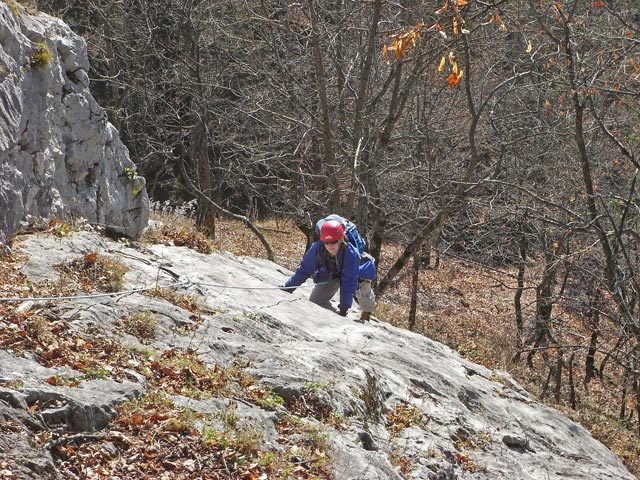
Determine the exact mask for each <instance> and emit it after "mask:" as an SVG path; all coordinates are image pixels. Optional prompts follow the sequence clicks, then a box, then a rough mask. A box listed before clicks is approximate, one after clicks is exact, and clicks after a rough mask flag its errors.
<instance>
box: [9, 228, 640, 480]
mask: <svg viewBox="0 0 640 480" xmlns="http://www.w3.org/2000/svg"><path fill="white" fill-rule="evenodd" d="M15 249H16V251H17V252H18V253H19V254H21V255H22V254H24V255H25V256H26V257H28V258H29V260H28V261H26V263H24V265H22V267H21V271H22V273H23V274H25V275H26V276H27V278H28V280H29V281H30V282H34V283H35V282H41V281H45V280H51V281H54V280H55V279H56V276H57V273H56V271H55V270H53V269H52V268H51V266H52V265H54V264H57V263H60V262H63V261H69V260H72V259H77V258H78V256H79V255H83V254H86V253H87V252H97V253H98V254H101V255H113V256H114V257H115V258H118V259H119V261H120V262H122V263H125V264H126V265H127V266H129V267H130V270H129V272H128V273H127V274H126V286H125V287H124V288H126V289H128V290H129V293H128V294H127V295H121V296H118V297H100V298H79V299H76V300H65V301H59V302H55V303H54V304H53V305H50V306H49V307H47V308H48V310H47V311H48V313H47V318H50V319H51V320H50V321H59V322H66V323H68V324H69V325H70V328H71V329H72V332H73V333H71V331H69V333H68V335H71V334H73V335H74V336H75V335H78V336H80V335H81V334H82V332H84V334H85V335H86V334H87V333H88V332H90V334H91V335H94V336H105V337H109V338H114V339H119V341H121V342H124V343H127V344H130V345H131V346H132V348H136V346H137V347H144V348H145V349H150V350H153V351H158V352H164V351H168V350H179V351H186V350H187V349H191V350H194V349H195V350H196V351H197V354H198V356H199V358H201V359H203V360H204V361H205V362H206V363H207V364H208V365H210V366H211V367H213V366H215V365H223V366H224V365H230V364H233V363H234V362H240V363H242V364H246V365H249V367H248V368H249V369H250V373H251V375H253V376H254V377H256V378H258V379H259V380H260V382H262V383H263V384H265V385H268V386H269V387H270V388H272V389H273V391H275V392H277V393H278V394H279V395H280V396H281V397H282V398H284V399H285V400H287V399H292V398H296V397H298V398H299V397H300V396H301V394H302V392H304V391H305V388H308V386H309V385H316V386H322V388H321V389H320V392H321V395H322V398H323V401H324V402H325V403H326V405H327V406H329V407H330V408H331V409H332V410H333V411H337V412H341V413H342V414H343V415H344V418H345V419H346V420H347V422H346V423H347V424H348V425H347V427H346V428H343V429H336V428H333V427H332V426H331V425H330V424H327V425H324V424H321V426H322V428H323V429H324V430H325V433H326V435H327V437H328V442H329V445H330V446H331V462H332V463H331V468H332V471H333V478H335V479H339V480H355V479H365V478H366V479H368V480H371V479H374V480H375V479H380V480H382V479H402V478H410V479H420V480H447V479H451V480H453V479H486V480H495V479H514V480H541V479H549V480H559V479H573V480H576V479H584V480H604V479H610V480H614V479H615V480H625V479H627V480H632V479H634V478H635V477H634V476H633V475H632V474H630V473H629V472H628V471H627V470H626V469H625V468H624V466H623V465H622V464H621V462H620V461H619V460H618V458H616V457H615V455H613V453H611V452H610V451H609V450H608V449H607V448H605V447H604V446H603V445H602V444H601V443H600V442H598V441H596V440H594V439H593V437H592V436H591V435H590V434H589V432H587V430H585V429H584V428H583V427H582V426H580V425H578V424H576V423H575V422H573V421H571V420H570V419H568V418H567V417H566V416H565V415H563V414H562V413H560V412H559V411H557V410H554V409H551V408H548V407H546V406H545V405H543V404H541V403H539V402H538V401H536V400H535V399H534V398H533V397H532V396H530V395H529V394H528V393H527V392H525V391H524V390H523V389H522V388H520V387H519V386H518V385H517V384H516V383H515V382H514V381H513V380H512V379H511V377H510V376H509V375H508V374H506V373H503V372H493V371H490V370H488V369H486V368H484V367H482V366H479V365H476V364H473V363H471V362H468V361H466V360H464V359H463V358H461V357H460V356H459V355H458V354H457V353H456V352H454V351H452V350H451V349H449V348H448V347H446V346H443V345H441V344H439V343H436V342H434V341H431V340H430V339H428V338H425V337H423V336H421V335H418V334H414V333H412V332H409V331H406V330H402V329H398V328H395V327H393V326H390V325H388V324H386V323H384V322H382V321H378V320H375V321H372V322H368V323H366V324H360V323H357V322H355V321H354V320H355V319H357V318H358V315H357V312H350V313H349V316H348V317H347V318H343V317H341V316H339V315H337V314H335V313H332V312H331V311H328V310H325V309H322V308H320V307H318V306H316V305H314V304H312V303H310V302H309V301H308V300H307V298H308V294H309V289H308V288H304V287H303V288H300V289H298V290H297V291H296V292H294V293H293V294H288V293H285V292H282V291H280V290H279V289H277V288H276V286H277V285H281V284H282V283H283V280H284V279H285V278H286V277H287V276H288V275H289V274H290V272H288V271H286V270H284V269H282V268H281V267H279V266H277V265H275V264H273V263H271V262H268V261H266V260H258V259H254V258H247V257H234V256H233V255H229V254H212V255H202V254H198V253H196V252H193V251H191V250H188V249H186V248H182V247H168V246H159V245H157V246H152V247H149V248H142V249H141V248H139V246H138V248H136V245H135V244H133V245H128V246H125V245H123V244H118V243H115V242H112V241H110V240H107V239H104V238H101V237H98V236H96V235H95V234H90V233H76V234H74V235H73V236H71V237H68V238H64V239H59V238H55V237H47V236H43V235H41V234H39V235H30V236H28V237H26V238H20V237H19V238H17V240H16V242H15ZM168 273H170V274H172V276H169V275H168ZM157 281H159V282H160V283H161V284H169V283H174V284H177V286H176V287H175V288H177V290H176V292H177V293H180V294H182V295H191V296H195V297H197V298H198V300H199V301H200V302H202V305H203V307H202V314H201V318H200V319H199V322H197V323H194V321H193V314H192V313H191V312H189V311H187V310H184V309H183V308H181V307H180V306H177V305H174V304H172V303H169V302H168V301H167V300H165V299H162V298H150V297H148V296H144V295H141V294H140V293H135V292H133V291H134V290H135V289H139V288H141V287H146V286H149V285H154V284H155V283H156V282H157ZM34 302H35V301H31V302H25V303H24V304H22V305H20V307H19V308H18V309H19V310H20V311H23V312H25V311H29V310H30V309H32V310H33V309H39V310H42V308H43V305H42V304H40V305H37V303H34ZM140 311H146V312H151V313H152V315H153V318H154V319H155V321H156V322H157V332H156V335H155V336H154V338H153V339H152V340H150V341H149V342H147V343H145V344H144V345H143V344H142V343H140V341H139V340H138V339H137V338H136V337H135V336H134V335H129V334H128V332H125V331H123V330H122V326H121V324H119V323H118V322H119V319H121V318H123V317H127V316H131V315H134V314H135V313H136V312H140ZM119 325H120V326H119ZM185 327H186V328H185ZM77 374H78V372H75V371H74V370H69V369H67V368H62V367H56V368H45V367H44V366H42V365H40V364H38V362H37V361H36V359H35V358H34V357H32V356H28V355H23V356H20V355H19V354H18V352H14V351H3V350H0V387H1V386H3V385H4V386H5V387H3V388H0V419H1V418H3V417H4V418H5V419H10V420H12V425H14V427H13V428H12V430H11V431H7V433H4V434H3V433H0V458H2V455H3V454H4V455H6V456H7V457H6V458H13V459H28V461H26V460H25V462H16V464H15V465H11V468H12V469H13V472H18V471H19V472H20V475H21V476H20V477H19V478H58V477H56V473H55V472H56V464H55V461H54V460H53V459H52V457H51V452H50V451H49V450H48V449H46V448H43V447H38V446H34V445H33V444H32V443H29V442H26V441H25V440H24V438H25V434H26V433H28V432H33V431H37V430H38V429H44V428H49V429H56V431H57V432H59V434H60V435H62V436H63V437H64V436H65V435H66V436H73V435H78V434H77V433H75V432H82V431H86V432H95V433H96V434H98V435H99V434H100V430H101V429H106V430H108V428H109V427H106V428H105V425H107V423H108V422H109V421H110V420H111V419H113V418H114V416H115V412H114V407H115V406H116V405H117V404H119V403H123V402H125V401H127V400H128V399H130V398H132V397H135V396H138V395H140V394H142V393H144V392H145V391H146V389H147V384H146V383H145V378H144V377H142V376H138V377H136V376H135V375H133V374H132V375H131V376H130V378H128V379H127V380H120V381H119V382H113V381H112V380H111V379H109V378H105V379H101V380H92V381H88V382H83V383H81V384H80V385H78V386H75V387H65V386H63V385H50V384H48V383H47V382H46V381H45V379H47V378H51V377H52V376H54V375H58V376H65V377H70V376H73V375H77ZM173 400H174V402H175V403H176V404H178V405H179V404H185V405H187V404H188V405H189V407H190V408H192V409H194V410H196V411H197V412H199V413H200V414H201V415H204V416H211V415H215V414H216V412H221V411H222V410H224V409H225V408H227V407H228V406H229V404H230V402H232V401H231V400H230V399H229V398H222V397H220V398H216V397H213V398H208V399H206V398H205V399H198V400H196V399H191V398H185V397H183V396H180V395H175V396H174V397H173ZM232 403H238V402H232ZM34 405H35V406H38V405H40V406H41V407H39V408H35V407H34ZM46 405H51V406H50V407H42V406H46ZM398 407H401V408H407V407H411V409H413V411H414V412H418V415H417V416H416V417H419V418H418V419H417V421H415V422H410V423H407V425H405V426H404V427H403V428H397V426H396V428H395V429H392V424H391V421H390V420H389V419H390V418H391V417H390V416H389V412H393V411H394V410H395V409H396V408H398ZM235 408H236V410H234V412H235V415H237V416H238V417H239V418H240V419H241V421H246V422H247V423H249V424H252V425H254V426H255V427H256V431H259V432H261V435H262V438H261V442H262V443H261V446H262V448H267V449H268V448H277V442H276V440H275V438H276V433H275V427H274V423H275V421H276V417H277V415H279V413H278V412H277V411H276V412H274V411H268V410H264V409H262V408H261V407H260V406H258V405H252V404H249V403H246V402H245V403H242V402H241V403H238V405H236V407H235ZM302 421H309V422H312V421H315V420H314V419H313V418H309V419H302ZM316 423H319V422H316ZM16 425H21V427H20V428H22V429H23V432H25V433H24V434H20V431H19V430H20V428H18V427H17V426H16ZM89 437H90V435H89ZM122 455H125V454H124V453H123V454H122ZM398 455H400V456H402V457H403V458H406V459H410V462H411V468H410V469H408V470H407V471H405V472H403V473H401V471H400V469H399V468H398V467H397V466H396V465H397V463H394V461H393V459H394V456H395V458H397V457H398ZM125 456H126V455H125ZM18 469H19V470H18ZM194 475H195V474H194ZM194 478H196V477H194ZM197 478H200V477H197Z"/></svg>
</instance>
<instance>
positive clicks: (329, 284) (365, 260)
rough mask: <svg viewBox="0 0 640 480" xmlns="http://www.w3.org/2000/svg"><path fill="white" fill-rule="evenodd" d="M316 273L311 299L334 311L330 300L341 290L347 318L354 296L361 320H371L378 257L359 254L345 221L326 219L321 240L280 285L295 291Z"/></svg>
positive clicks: (287, 289) (321, 229) (340, 311)
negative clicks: (375, 258)
mask: <svg viewBox="0 0 640 480" xmlns="http://www.w3.org/2000/svg"><path fill="white" fill-rule="evenodd" d="M311 276H313V282H314V283H315V285H314V287H313V290H312V291H311V295H310V296H309V300H311V301H312V302H313V303H316V304H318V305H320V306H322V307H324V308H327V309H329V310H332V307H331V299H332V298H333V296H334V295H335V294H336V292H337V291H338V290H340V303H339V304H338V312H339V313H340V315H342V316H343V317H345V316H346V315H347V312H348V311H349V308H351V305H352V303H353V298H354V296H355V298H356V300H357V301H358V304H359V305H360V311H361V314H360V321H362V322H364V321H368V320H370V318H371V313H372V312H373V310H374V308H375V295H374V293H373V290H372V289H371V282H372V281H373V280H374V279H375V276H376V265H375V260H374V259H373V257H372V256H371V255H369V254H368V253H362V254H361V253H359V252H358V250H357V249H356V247H355V246H354V245H353V244H352V243H350V242H347V241H345V224H344V223H343V222H341V221H339V220H327V221H324V222H322V224H321V226H320V239H319V240H318V241H315V242H313V244H312V245H311V247H309V250H307V252H306V253H305V254H304V257H303V258H302V261H301V262H300V265H299V266H298V268H297V270H296V272H295V273H294V274H293V275H292V276H291V277H290V278H289V279H288V280H287V281H286V282H285V284H284V285H283V286H282V287H280V288H281V289H282V290H284V291H285V292H289V293H293V291H294V290H295V288H293V287H297V286H300V285H302V284H303V283H304V282H305V281H306V280H307V279H308V278H309V277H311Z"/></svg>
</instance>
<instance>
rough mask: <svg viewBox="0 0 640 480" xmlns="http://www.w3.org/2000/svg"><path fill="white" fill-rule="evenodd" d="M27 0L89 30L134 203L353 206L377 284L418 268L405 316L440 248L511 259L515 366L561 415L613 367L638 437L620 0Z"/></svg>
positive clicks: (638, 261) (633, 144) (277, 209)
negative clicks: (390, 247)
mask: <svg viewBox="0 0 640 480" xmlns="http://www.w3.org/2000/svg"><path fill="white" fill-rule="evenodd" d="M36 3H37V5H38V8H39V9H41V10H44V11H47V12H50V13H52V14H54V15H57V16H59V17H61V18H63V19H64V20H65V21H66V22H67V23H69V24H70V26H71V27H72V28H73V29H74V30H75V31H76V32H78V33H80V34H82V35H83V36H84V37H85V39H86V41H87V44H88V48H89V53H90V56H91V65H92V69H93V70H92V72H91V73H90V75H91V79H92V92H93V94H94V95H95V96H96V98H97V99H98V101H99V102H100V104H101V105H102V106H103V107H105V108H107V110H108V111H109V115H110V120H111V121H112V123H114V125H116V127H117V128H118V129H119V130H120V133H121V135H122V137H123V141H124V142H125V144H126V145H127V146H128V148H129V150H130V153H131V158H132V160H133V161H134V162H135V163H136V165H137V167H138V170H139V173H140V174H141V175H143V176H144V177H146V179H147V185H148V188H149V194H150V196H151V197H152V198H154V199H155V200H157V201H165V200H169V201H170V202H172V203H181V202H182V201H187V200H191V199H193V198H197V199H198V203H197V205H198V207H197V208H198V211H197V219H198V225H199V226H200V228H201V229H202V230H203V231H204V232H207V233H208V234H210V235H212V236H213V235H215V230H216V221H217V220H216V219H217V218H218V217H219V216H220V215H236V216H242V217H245V218H246V219H247V222H251V221H252V220H255V219H258V218H267V217H278V218H290V219H292V220H294V221H295V223H296V224H297V225H298V226H299V228H300V229H301V230H302V231H303V232H305V233H306V234H307V235H308V236H309V235H310V234H311V226H312V225H313V222H314V221H315V219H316V218H318V217H319V216H321V215H324V214H326V213H330V212H336V213H341V214H343V215H345V216H347V217H350V218H351V219H353V220H354V221H356V222H357V223H358V225H359V228H360V230H361V231H363V232H364V233H365V234H366V236H367V238H368V240H369V243H370V250H371V252H372V253H373V255H374V256H375V257H376V258H378V259H379V260H381V261H382V263H383V264H384V266H385V268H384V269H382V271H381V273H382V275H381V276H380V278H379V279H378V283H377V293H378V294H379V295H380V296H383V295H384V294H385V293H387V292H388V291H389V289H391V288H393V287H395V286H396V285H397V282H398V280H399V279H400V278H401V276H406V275H409V273H410V272H409V271H408V270H410V269H413V272H415V275H413V277H412V278H413V279H414V280H413V281H412V282H410V285H411V286H412V287H413V292H412V293H411V294H410V296H409V301H410V305H409V306H410V307H411V308H409V309H408V315H409V318H408V325H409V326H410V327H415V325H416V319H418V320H419V319H420V311H421V308H424V302H425V301H426V300H425V299H424V295H421V293H420V292H419V291H418V285H419V282H418V278H419V275H418V273H419V272H420V270H421V269H424V268H426V267H428V266H429V265H432V266H433V264H434V261H435V259H436V254H437V253H438V252H442V251H443V250H444V251H446V252H447V253H453V254H455V255H456V256H458V257H461V258H464V259H469V260H473V261H475V262H479V263H481V264H483V265H485V266H489V267H499V268H504V269H513V271H514V272H515V273H514V275H515V277H514V279H513V282H512V283H510V284H509V285H508V286H509V288H511V291H512V296H513V310H512V311H511V312H509V314H510V315H511V318H512V322H513V328H514V330H516V331H517V335H515V336H514V338H515V339H516V340H515V341H516V342H517V345H516V346H515V348H516V349H517V350H519V354H517V355H516V356H515V357H514V358H513V361H514V362H515V361H519V362H521V363H525V364H528V365H529V367H530V368H532V369H537V370H538V371H544V372H545V375H543V377H544V378H546V385H545V388H546V389H547V390H550V391H553V393H554V396H555V399H556V401H557V402H559V403H566V404H567V405H569V406H570V407H573V408H579V406H580V402H581V395H579V394H578V393H577V392H578V391H579V390H580V388H579V386H580V385H582V386H583V387H581V388H583V389H585V390H587V391H588V390H589V385H590V384H592V383H593V382H601V381H605V380H606V381H610V380H612V381H611V385H609V387H610V388H612V389H614V390H615V393H616V395H617V405H616V408H617V409H618V414H619V418H620V420H621V421H623V422H625V423H626V424H627V425H629V427H630V428H632V429H634V430H636V431H637V432H638V433H640V422H639V417H640V382H639V380H640V370H639V369H640V305H639V304H638V302H639V300H640V276H639V274H638V268H640V257H639V252H638V248H639V243H640V242H639V240H640V235H639V233H638V232H639V231H640V199H639V197H638V191H637V185H636V183H637V179H638V168H639V167H640V161H639V160H638V158H637V152H638V149H639V148H640V55H639V51H640V35H639V33H640V13H639V12H638V8H637V3H636V2H635V0H621V1H617V2H612V1H610V0H571V1H564V0H558V1H549V0H505V1H501V2H496V3H487V2H480V1H476V0H438V1H437V2H435V1H400V2H386V1H383V0H371V1H369V2H345V1H338V0H326V1H325V0H323V1H317V0H305V1H302V2H299V3H298V2H296V3H294V2H290V1H287V0H273V1H254V0H247V1H240V0H226V1H221V0H191V1H183V0H129V1H125V2H112V1H107V0H82V1H80V0H77V1H64V2H63V1H58V0H41V1H38V2H36ZM205 197H206V198H207V199H208V200H205ZM390 242H391V243H394V244H396V245H400V248H398V249H397V250H396V252H397V253H396V256H395V257H394V258H388V257H385V258H381V255H380V254H381V249H382V246H383V245H384V244H388V243H390ZM529 298H531V301H530V302H525V301H523V299H529ZM421 302H422V303H421ZM569 313H570V314H571V318H572V319H573V320H572V322H569ZM576 322H577V324H576Z"/></svg>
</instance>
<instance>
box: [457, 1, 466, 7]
mask: <svg viewBox="0 0 640 480" xmlns="http://www.w3.org/2000/svg"><path fill="white" fill-rule="evenodd" d="M456 3H457V4H458V6H459V7H464V6H465V5H467V4H468V3H469V2H467V0H456Z"/></svg>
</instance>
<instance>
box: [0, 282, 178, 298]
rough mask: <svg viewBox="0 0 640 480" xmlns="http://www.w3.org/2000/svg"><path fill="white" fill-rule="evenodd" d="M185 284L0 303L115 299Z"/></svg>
mask: <svg viewBox="0 0 640 480" xmlns="http://www.w3.org/2000/svg"><path fill="white" fill-rule="evenodd" d="M185 283H189V281H188V280H183V281H181V282H176V283H172V284H171V285H165V286H162V285H154V286H152V287H144V288H135V289H132V290H121V291H118V292H111V293H91V294H86V295H68V296H61V297H5V298H2V297H0V302H47V301H55V300H77V299H82V298H101V297H117V296H119V295H129V294H132V293H138V292H146V291H147V290H154V289H155V288H156V287H162V288H171V287H174V286H176V285H182V284H185Z"/></svg>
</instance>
